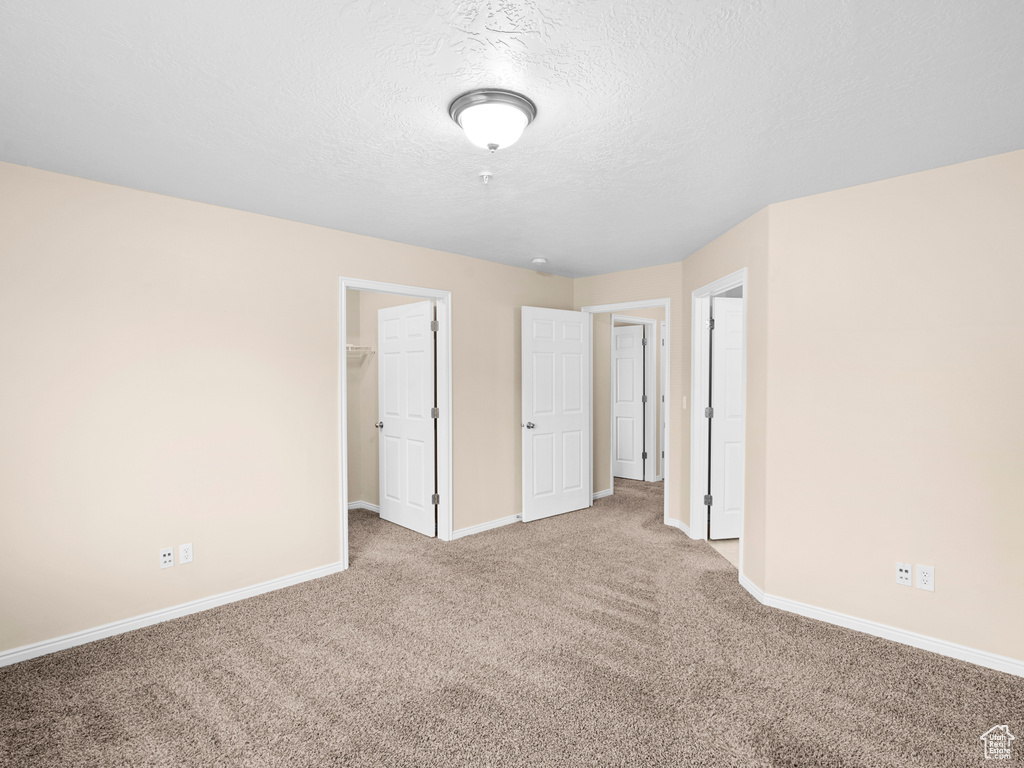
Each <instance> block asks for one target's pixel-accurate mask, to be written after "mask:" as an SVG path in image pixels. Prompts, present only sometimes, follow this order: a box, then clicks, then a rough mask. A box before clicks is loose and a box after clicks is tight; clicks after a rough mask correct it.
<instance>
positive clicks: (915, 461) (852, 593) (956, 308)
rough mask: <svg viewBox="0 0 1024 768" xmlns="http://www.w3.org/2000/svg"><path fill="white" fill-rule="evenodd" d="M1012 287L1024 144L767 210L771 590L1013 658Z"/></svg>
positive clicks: (1018, 360)
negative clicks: (912, 568)
mask: <svg viewBox="0 0 1024 768" xmlns="http://www.w3.org/2000/svg"><path fill="white" fill-rule="evenodd" d="M1022 286H1024V151H1021V152H1014V153H1010V154H1006V155H1000V156H995V157H989V158H985V159H982V160H976V161H973V162H969V163H963V164H960V165H954V166H950V167H946V168H939V169H937V170H932V171H927V172H924V173H918V174H914V175H911V176H904V177H900V178H896V179H891V180H888V181H882V182H877V183H874V184H867V185H864V186H860V187H854V188H851V189H844V190H840V191H838V192H832V193H829V194H823V195H817V196H815V197H809V198H803V199H800V200H793V201H790V202H787V203H782V204H779V205H775V206H772V208H771V275H770V279H769V290H770V311H769V317H768V349H769V357H768V360H769V365H768V380H767V391H768V396H769V399H768V405H769V407H768V412H767V446H766V455H767V480H768V483H767V496H766V503H767V509H768V519H767V520H768V527H767V538H766V542H765V544H766V552H767V571H766V574H765V584H764V586H765V587H766V589H767V590H768V591H769V592H771V593H773V594H777V595H781V596H783V597H788V598H792V599H794V600H799V601H802V602H806V603H810V604H812V605H817V606H824V607H827V608H830V609H832V610H835V611H840V612H843V613H846V614H850V615H852V616H858V617H861V618H866V619H870V620H872V621H878V622H882V623H884V624H889V625H892V626H897V627H900V628H903V629H907V630H911V631H915V632H920V633H923V634H925V635H929V636H933V637H938V638H942V639H945V640H949V641H952V642H956V643H962V644H964V645H967V646H970V647H974V648H979V649H982V650H987V651H990V652H994V653H999V654H1004V655H1007V656H1010V657H1014V658H1017V659H1024V618H1022V617H1021V615H1020V612H1019V611H1017V610H1016V609H1008V608H1007V606H1008V604H1014V605H1016V603H1017V602H1019V596H1020V595H1021V594H1024V556H1022V554H1021V553H1022V546H1024V396H1022V393H1024V300H1022V298H1021V287H1022ZM752 296H753V293H752ZM897 561H901V562H909V563H924V564H928V565H933V566H934V567H935V584H936V590H935V592H934V593H931V592H925V591H922V590H919V589H908V588H906V587H901V586H898V585H896V583H895V577H894V568H895V563H896V562H897ZM1007 601H1009V603H1008V602H1007Z"/></svg>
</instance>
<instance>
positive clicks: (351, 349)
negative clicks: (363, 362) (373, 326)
mask: <svg viewBox="0 0 1024 768" xmlns="http://www.w3.org/2000/svg"><path fill="white" fill-rule="evenodd" d="M345 351H346V352H348V354H349V355H352V356H354V357H361V356H362V355H372V354H373V353H374V351H375V350H374V348H373V347H360V346H357V345H355V344H349V345H348V346H346V347H345Z"/></svg>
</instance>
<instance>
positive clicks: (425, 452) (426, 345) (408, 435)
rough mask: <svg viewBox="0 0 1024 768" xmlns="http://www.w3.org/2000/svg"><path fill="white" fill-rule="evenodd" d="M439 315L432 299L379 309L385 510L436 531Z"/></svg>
mask: <svg viewBox="0 0 1024 768" xmlns="http://www.w3.org/2000/svg"><path fill="white" fill-rule="evenodd" d="M433 319H434V306H433V302H431V301H420V302H417V303H415V304H403V305H401V306H398V307H389V308H386V309H381V310H378V312H377V354H378V358H377V359H378V363H377V366H378V367H377V371H378V376H377V388H378V391H377V394H378V398H377V410H378V422H377V424H378V429H379V430H380V442H379V451H380V516H381V517H382V518H383V519H385V520H390V521H391V522H393V523H398V524H399V525H403V526H405V527H406V528H411V529H412V530H414V531H417V532H419V533H422V534H425V535H427V536H434V535H435V533H436V509H435V507H434V505H433V503H432V499H431V497H432V496H433V494H434V491H435V488H434V480H435V477H434V462H435V460H436V457H435V431H434V419H433V418H432V416H431V409H432V408H433V406H434V333H433V331H432V330H431V329H430V322H431V320H433Z"/></svg>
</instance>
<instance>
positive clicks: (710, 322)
mask: <svg viewBox="0 0 1024 768" xmlns="http://www.w3.org/2000/svg"><path fill="white" fill-rule="evenodd" d="M707 329H708V330H709V331H713V330H715V318H713V317H712V318H711V319H710V320H708V324H707Z"/></svg>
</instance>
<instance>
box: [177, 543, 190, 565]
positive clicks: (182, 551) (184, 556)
mask: <svg viewBox="0 0 1024 768" xmlns="http://www.w3.org/2000/svg"><path fill="white" fill-rule="evenodd" d="M178 562H179V563H180V564H181V565H184V564H185V563H191V562H192V543H191V542H189V543H188V544H182V545H181V546H180V547H178Z"/></svg>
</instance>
